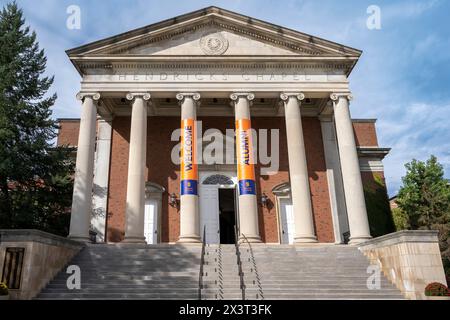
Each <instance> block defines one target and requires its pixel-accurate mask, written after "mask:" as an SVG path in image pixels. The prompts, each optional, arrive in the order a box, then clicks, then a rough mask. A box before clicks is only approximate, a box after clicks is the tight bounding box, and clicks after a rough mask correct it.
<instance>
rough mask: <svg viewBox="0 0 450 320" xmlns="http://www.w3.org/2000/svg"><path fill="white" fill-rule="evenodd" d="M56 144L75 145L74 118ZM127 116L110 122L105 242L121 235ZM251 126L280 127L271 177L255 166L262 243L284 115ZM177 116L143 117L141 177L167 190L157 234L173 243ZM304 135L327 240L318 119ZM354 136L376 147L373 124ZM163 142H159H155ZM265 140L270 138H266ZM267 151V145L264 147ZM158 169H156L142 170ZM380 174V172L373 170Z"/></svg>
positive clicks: (222, 122)
mask: <svg viewBox="0 0 450 320" xmlns="http://www.w3.org/2000/svg"><path fill="white" fill-rule="evenodd" d="M201 120H203V131H205V130H207V129H208V128H217V129H220V130H222V131H223V132H225V129H227V128H233V127H234V119H233V118H232V117H228V118H225V117H203V118H202V119H201ZM59 125H60V130H59V131H58V141H57V144H58V145H67V144H68V145H71V146H76V145H77V144H78V132H79V120H77V119H63V120H60V121H59ZM129 125H130V118H129V117H116V118H115V119H114V121H113V136H112V155H113V156H112V159H111V167H110V182H109V187H110V192H109V201H108V219H107V220H108V221H107V229H108V240H109V241H120V240H121V239H122V238H123V233H124V228H125V201H126V188H127V186H126V183H127V168H128V147H129V146H128V144H129V142H128V141H129ZM252 125H253V127H254V128H255V129H258V128H266V129H267V128H274V129H275V128H278V129H279V130H280V146H279V149H280V169H279V172H278V174H276V175H273V176H261V175H260V167H259V165H257V166H256V174H257V180H258V181H259V183H258V184H257V185H258V188H257V192H258V196H257V197H258V199H260V197H261V194H262V193H265V194H266V195H267V196H268V197H269V199H270V201H269V205H268V207H267V208H262V207H259V212H258V214H259V223H260V224H259V227H260V233H261V236H262V238H263V241H265V242H278V241H279V238H278V236H279V235H278V230H279V227H278V224H277V219H278V218H277V212H276V209H275V201H276V199H275V197H274V195H273V194H272V189H273V187H275V186H276V185H278V184H280V183H283V182H287V181H289V172H288V170H289V165H288V158H287V144H286V140H285V138H284V137H285V136H286V132H285V125H284V118H281V117H280V118H259V117H255V118H253V119H252ZM178 126H179V119H178V118H177V117H149V119H148V128H149V129H148V139H147V150H148V152H147V177H148V180H149V181H153V182H156V183H158V184H160V185H162V186H163V187H164V188H165V189H166V190H167V192H166V193H165V194H164V195H163V204H162V212H163V214H162V221H161V225H162V234H161V236H162V238H161V240H162V241H163V242H174V241H176V240H177V239H178V235H179V212H178V211H177V209H176V208H172V207H171V206H169V205H168V201H167V199H168V194H170V193H172V192H174V193H176V194H179V168H178V166H175V165H173V164H172V161H171V159H170V153H171V150H172V148H173V146H175V144H176V143H177V142H171V141H170V135H171V133H172V130H173V129H175V128H178ZM303 126H304V135H305V144H306V154H307V161H308V171H309V177H310V187H311V196H312V205H313V211H314V223H315V227H316V233H317V236H318V239H319V241H320V242H333V241H334V236H333V228H332V218H331V213H330V212H331V209H330V203H329V195H328V186H327V178H326V170H325V160H324V154H323V144H322V134H321V130H320V122H319V121H318V120H317V119H315V118H304V119H303ZM353 128H354V131H355V138H356V142H357V145H359V146H377V145H378V141H377V136H376V130H375V123H374V122H372V121H370V122H354V123H353ZM160 142H164V143H160ZM269 142H270V141H269ZM268 149H269V150H270V146H269V148H268ZM148 168H150V169H151V168H158V170H148ZM361 175H362V178H363V183H364V185H368V184H369V185H370V184H372V183H373V181H374V175H373V174H372V173H370V172H362V173H361ZM375 175H381V177H382V178H383V180H384V177H383V173H382V172H379V173H375Z"/></svg>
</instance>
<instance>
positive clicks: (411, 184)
mask: <svg viewBox="0 0 450 320" xmlns="http://www.w3.org/2000/svg"><path fill="white" fill-rule="evenodd" d="M405 167H406V169H407V173H406V175H405V176H404V177H403V178H402V181H403V186H402V187H401V188H400V191H399V194H398V197H397V204H398V207H399V209H400V210H401V211H402V212H404V213H405V214H406V216H407V222H406V223H407V225H408V226H409V228H410V229H412V230H417V229H425V230H439V244H440V248H441V252H442V256H443V263H444V267H445V268H446V273H447V275H450V186H449V181H448V180H447V179H445V178H444V169H443V167H442V165H441V164H440V163H439V162H438V161H437V158H436V157H435V156H431V157H430V159H428V160H427V161H426V162H422V161H417V160H412V161H411V162H410V163H407V164H406V165H405Z"/></svg>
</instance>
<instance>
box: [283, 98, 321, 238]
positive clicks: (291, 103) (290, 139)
mask: <svg viewBox="0 0 450 320" xmlns="http://www.w3.org/2000/svg"><path fill="white" fill-rule="evenodd" d="M280 97H281V99H282V100H283V101H284V107H285V109H284V112H285V118H286V138H287V145H288V156H289V176H290V182H291V197H292V206H293V210H294V222H295V234H294V242H295V243H310V242H317V237H316V235H315V232H314V218H313V211H312V205H311V192H310V189H309V175H308V166H307V164H306V152H305V140H304V138H303V126H302V117H301V112H300V101H302V100H303V99H304V98H305V95H304V94H303V93H282V94H281V95H280Z"/></svg>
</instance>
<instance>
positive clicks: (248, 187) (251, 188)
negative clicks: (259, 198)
mask: <svg viewBox="0 0 450 320" xmlns="http://www.w3.org/2000/svg"><path fill="white" fill-rule="evenodd" d="M239 194H240V195H244V194H253V195H256V188H255V180H248V179H247V180H239Z"/></svg>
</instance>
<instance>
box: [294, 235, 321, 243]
mask: <svg viewBox="0 0 450 320" xmlns="http://www.w3.org/2000/svg"><path fill="white" fill-rule="evenodd" d="M317 242H318V241H317V237H315V236H301V237H294V243H317Z"/></svg>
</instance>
